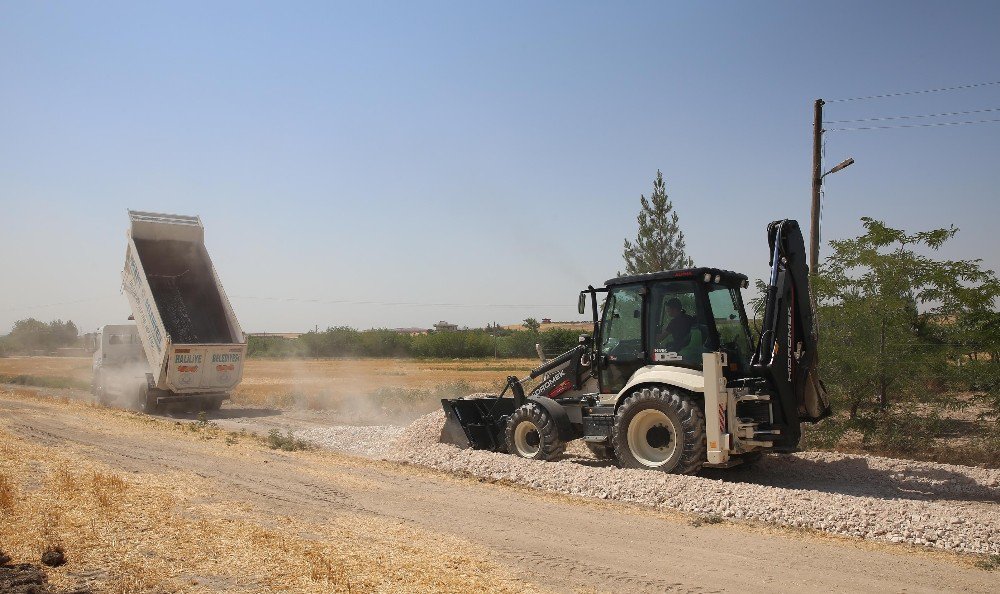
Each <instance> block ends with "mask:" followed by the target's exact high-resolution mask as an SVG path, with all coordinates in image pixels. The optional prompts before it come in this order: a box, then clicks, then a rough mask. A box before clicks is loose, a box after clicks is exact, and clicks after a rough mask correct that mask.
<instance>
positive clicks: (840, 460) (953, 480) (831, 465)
mask: <svg viewBox="0 0 1000 594" xmlns="http://www.w3.org/2000/svg"><path fill="white" fill-rule="evenodd" d="M443 424H444V413H443V412H435V413H431V414H429V415H426V416H424V417H421V418H420V419H417V420H416V421H414V422H413V423H412V424H411V425H409V426H408V427H407V428H405V430H402V431H400V433H399V434H398V439H397V440H396V442H395V444H393V446H392V447H391V448H388V449H386V450H385V451H386V456H387V458H388V459H390V460H397V461H406V462H409V463H411V464H418V465H422V466H426V467H430V468H435V469H439V470H444V471H448V472H466V473H470V474H473V475H475V476H479V477H483V478H489V479H503V480H508V481H511V482H514V483H517V484H521V485H525V486H529V487H534V488H537V489H542V490H546V491H553V492H558V493H565V494H570V495H580V496H584V497H593V498H597V499H609V500H618V501H624V502H631V503H638V504H643V505H650V506H654V507H660V508H669V509H674V510H679V511H684V512H693V513H696V514H702V515H718V516H722V517H724V518H729V519H734V520H752V521H761V522H768V523H774V524H780V525H785V526H798V527H806V528H813V529H817V530H822V531H824V532H829V533H833V534H839V535H844V536H853V537H859V538H868V539H873V540H881V541H888V542H894V543H910V544H915V545H922V546H926V547H933V548H938V549H947V550H952V551H960V552H968V553H988V554H1000V471H997V470H989V469H982V468H974V467H966V466H954V465H947V464H935V463H930V462H915V461H911V460H896V459H891V458H879V457H875V456H858V455H845V454H836V453H830V452H806V453H799V454H791V455H771V456H766V457H765V458H764V459H763V460H761V461H760V462H758V463H757V464H756V465H754V467H753V468H752V469H744V470H729V471H707V472H708V474H709V476H678V475H670V474H663V473H659V472H653V471H648V470H632V469H622V468H618V467H615V466H611V465H609V464H607V463H602V462H598V461H596V460H594V459H593V458H591V457H590V456H589V454H586V453H585V452H586V450H585V448H581V447H573V448H571V450H570V451H569V452H570V453H568V454H567V455H566V456H565V457H564V458H562V459H561V460H560V461H554V462H540V461H535V460H525V459H522V458H517V457H515V456H512V455H509V454H495V453H492V452H484V451H475V450H462V449H459V448H457V447H454V446H451V445H446V444H442V443H439V437H440V432H441V427H442V426H443ZM571 445H573V444H571Z"/></svg>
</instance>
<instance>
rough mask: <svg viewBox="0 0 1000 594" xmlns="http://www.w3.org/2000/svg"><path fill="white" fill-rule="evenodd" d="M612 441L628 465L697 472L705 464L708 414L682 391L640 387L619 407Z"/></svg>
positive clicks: (618, 454) (616, 450) (674, 472)
mask: <svg viewBox="0 0 1000 594" xmlns="http://www.w3.org/2000/svg"><path fill="white" fill-rule="evenodd" d="M611 443H612V446H613V447H614V450H615V454H616V455H617V456H618V460H619V461H620V462H621V464H622V465H623V466H625V467H628V468H649V469H655V470H661V471H663V472H669V473H672V474H695V473H696V472H698V471H699V470H700V469H701V465H702V464H704V463H705V455H706V454H705V451H706V450H705V415H704V414H703V413H702V412H701V409H700V408H699V407H698V405H697V404H696V403H695V402H694V400H693V399H692V398H691V397H690V396H688V395H687V394H684V393H682V392H680V391H678V390H674V389H669V388H666V387H652V388H640V389H638V390H636V391H635V392H632V394H631V395H629V397H628V398H626V399H625V402H623V403H622V405H621V408H619V409H618V413H617V414H616V415H615V424H614V426H613V427H612V428H611Z"/></svg>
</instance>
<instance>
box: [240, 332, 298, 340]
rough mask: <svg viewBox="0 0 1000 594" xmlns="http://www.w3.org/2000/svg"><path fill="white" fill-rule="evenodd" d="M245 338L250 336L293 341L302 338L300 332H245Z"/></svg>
mask: <svg viewBox="0 0 1000 594" xmlns="http://www.w3.org/2000/svg"><path fill="white" fill-rule="evenodd" d="M246 336H247V338H250V337H251V336H253V337H255V338H286V339H288V340H294V339H296V338H298V337H299V336H302V333H301V332H247V333H246Z"/></svg>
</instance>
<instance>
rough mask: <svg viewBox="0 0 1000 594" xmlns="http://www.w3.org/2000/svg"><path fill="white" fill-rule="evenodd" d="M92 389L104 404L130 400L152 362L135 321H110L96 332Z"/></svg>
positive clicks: (144, 378) (143, 380) (132, 398)
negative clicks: (125, 322)
mask: <svg viewBox="0 0 1000 594" xmlns="http://www.w3.org/2000/svg"><path fill="white" fill-rule="evenodd" d="M94 343H95V345H94V346H95V347H96V348H95V350H94V355H93V376H92V378H93V379H92V380H91V392H92V393H93V394H94V396H95V397H96V398H97V400H98V402H100V403H101V404H111V403H112V402H115V401H121V402H125V403H130V402H131V401H132V400H134V398H135V394H137V386H138V385H140V384H142V383H145V381H146V374H147V373H148V372H149V364H148V363H147V362H146V355H145V353H144V352H143V349H142V341H141V340H140V339H139V330H138V328H137V327H136V325H135V324H107V325H105V326H103V327H102V328H101V329H100V331H98V332H97V333H96V334H95V335H94Z"/></svg>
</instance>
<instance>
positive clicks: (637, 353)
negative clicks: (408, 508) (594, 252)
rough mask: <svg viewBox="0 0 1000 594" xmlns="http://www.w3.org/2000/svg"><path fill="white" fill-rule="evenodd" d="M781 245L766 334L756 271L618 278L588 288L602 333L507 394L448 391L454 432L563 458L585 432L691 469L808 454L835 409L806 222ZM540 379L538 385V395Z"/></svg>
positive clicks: (773, 238) (463, 438)
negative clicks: (751, 298)
mask: <svg viewBox="0 0 1000 594" xmlns="http://www.w3.org/2000/svg"><path fill="white" fill-rule="evenodd" d="M768 242H769V248H770V250H769V253H770V266H771V272H770V278H769V283H768V285H767V291H766V293H765V294H764V295H763V297H764V308H763V317H762V319H761V320H760V322H761V331H760V333H759V334H758V336H757V337H756V340H754V337H753V336H752V334H751V331H750V325H749V320H748V318H747V314H746V309H745V307H744V303H743V297H742V294H741V289H744V288H747V287H748V286H749V283H748V278H747V277H746V276H745V275H743V274H739V273H736V272H731V271H728V270H723V269H719V268H708V267H702V268H690V269H685V270H669V271H662V272H654V273H650V274H640V275H635V276H625V277H618V278H613V279H610V280H608V281H607V282H606V283H604V286H603V287H600V288H594V287H593V286H589V287H587V288H586V289H585V290H583V291H581V292H580V294H579V301H578V310H579V312H580V313H581V314H583V313H585V308H586V305H587V304H588V301H589V303H590V305H591V309H592V311H593V328H594V330H593V334H592V335H583V336H581V337H580V344H579V345H578V346H577V347H576V348H574V349H572V350H570V351H568V352H566V353H564V354H562V355H561V356H559V357H556V358H554V359H552V360H551V361H547V362H544V363H543V364H542V365H540V366H539V367H538V368H536V369H534V370H533V371H532V372H531V373H530V374H529V375H528V377H526V378H522V379H519V378H518V377H516V376H511V377H508V378H507V384H506V386H505V387H504V389H503V391H502V392H501V393H500V395H499V396H490V397H469V398H458V399H444V400H442V405H443V407H444V412H445V415H446V420H445V425H444V427H443V429H442V432H441V441H443V442H447V443H452V444H455V445H458V446H460V447H468V448H475V449H485V450H492V451H496V452H509V453H511V454H513V455H516V456H520V457H523V458H531V459H536V460H553V459H556V458H558V457H559V456H560V455H561V454H562V453H563V452H564V451H565V448H566V443H567V442H569V441H572V440H576V439H581V440H583V441H584V443H585V444H586V445H587V447H588V448H589V449H590V450H591V452H593V453H594V454H595V456H596V457H598V458H602V459H607V460H613V461H615V462H617V463H618V464H620V465H621V466H624V467H628V468H642V469H654V470H660V471H663V472H668V473H678V474H694V473H697V472H698V471H699V470H701V469H702V468H705V467H715V468H728V467H733V466H738V465H746V464H750V463H752V462H754V461H755V460H757V459H759V458H760V457H761V456H762V455H763V454H764V453H766V452H791V451H795V450H796V449H797V448H798V445H799V440H800V438H801V435H802V433H801V428H800V423H801V422H818V421H819V420H821V419H822V418H824V417H825V416H827V415H829V414H830V405H829V400H828V398H827V394H826V390H825V388H824V387H823V384H822V383H821V382H820V381H819V378H818V375H817V370H816V368H817V362H818V357H817V348H818V342H819V341H818V337H817V334H816V330H815V327H814V325H813V312H812V309H811V306H810V301H809V275H808V267H807V265H806V253H805V246H804V242H803V240H802V233H801V231H800V230H799V225H798V223H797V222H796V221H793V220H781V221H775V222H773V223H771V224H770V225H769V226H768ZM598 295H601V296H602V305H600V306H599V304H598ZM598 312H600V317H599V316H598ZM530 380H537V381H538V383H537V385H536V386H535V387H534V389H533V390H531V391H530V392H528V393H526V390H525V384H526V383H527V382H528V381H530Z"/></svg>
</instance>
